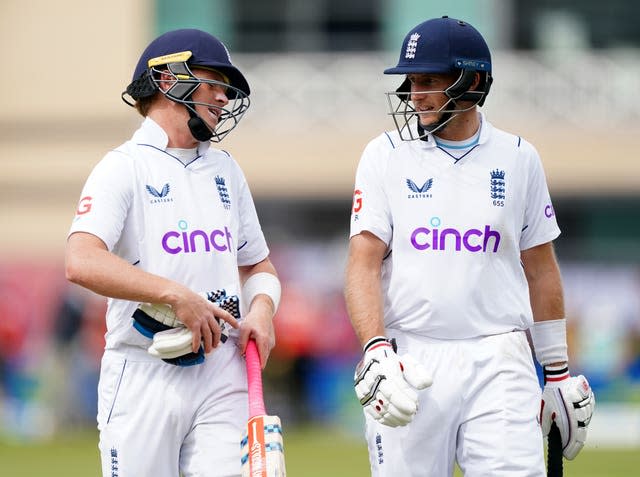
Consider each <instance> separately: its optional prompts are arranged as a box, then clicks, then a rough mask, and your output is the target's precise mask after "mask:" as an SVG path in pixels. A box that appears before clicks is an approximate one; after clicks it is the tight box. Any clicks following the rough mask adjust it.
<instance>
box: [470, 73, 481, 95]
mask: <svg viewBox="0 0 640 477" xmlns="http://www.w3.org/2000/svg"><path fill="white" fill-rule="evenodd" d="M481 81H482V78H480V73H479V72H477V71H476V73H475V74H474V75H473V82H472V83H471V86H469V91H475V90H476V89H478V86H480V82H481Z"/></svg>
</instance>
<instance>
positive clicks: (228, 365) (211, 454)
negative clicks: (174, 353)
mask: <svg viewBox="0 0 640 477" xmlns="http://www.w3.org/2000/svg"><path fill="white" fill-rule="evenodd" d="M246 383H247V381H246V370H245V365H244V359H243V358H242V357H241V355H240V351H239V350H238V348H237V346H235V340H229V341H227V342H226V343H224V344H221V345H220V346H219V347H218V348H217V349H216V350H215V351H214V352H213V353H211V354H210V355H209V356H207V358H206V359H205V362H204V363H203V364H200V365H196V366H189V367H179V366H174V365H171V364H167V363H165V362H163V361H162V360H160V359H158V358H154V357H152V356H150V355H149V354H148V353H147V352H146V350H143V349H140V348H133V347H130V348H128V349H125V350H120V351H115V350H107V351H106V352H105V355H104V356H103V358H102V368H101V374H100V383H99V385H98V429H99V430H100V444H99V448H100V454H101V458H102V475H103V476H104V477H178V476H179V475H183V476H184V477H237V476H239V475H240V471H241V469H240V439H241V438H242V434H243V432H244V428H245V426H246V421H247V415H248V409H247V384H246ZM180 472H181V473H182V474H180Z"/></svg>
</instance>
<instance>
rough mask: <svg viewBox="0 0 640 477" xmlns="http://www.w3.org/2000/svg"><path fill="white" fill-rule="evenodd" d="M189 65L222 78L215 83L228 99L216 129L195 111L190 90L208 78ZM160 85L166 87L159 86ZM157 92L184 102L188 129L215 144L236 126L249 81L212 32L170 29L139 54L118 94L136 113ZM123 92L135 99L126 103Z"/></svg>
mask: <svg viewBox="0 0 640 477" xmlns="http://www.w3.org/2000/svg"><path fill="white" fill-rule="evenodd" d="M193 68H200V69H206V70H212V71H215V72H218V73H220V74H221V76H222V78H221V81H219V83H222V84H224V86H225V88H226V96H227V98H229V100H230V101H231V102H230V105H228V106H227V107H225V108H224V109H223V111H222V114H221V115H220V117H219V118H218V124H217V126H216V127H215V128H211V127H210V126H208V125H207V123H206V122H205V121H203V119H202V118H201V117H200V115H199V114H198V112H197V111H196V103H195V102H194V100H193V93H194V92H195V91H196V90H197V89H198V88H199V87H200V86H201V84H203V83H210V81H203V80H202V79H201V78H198V77H197V76H196V75H195V74H194V73H193V71H192V70H193ZM163 83H164V84H167V85H170V87H168V88H163V87H161V85H162V84H163ZM157 92H160V93H162V94H163V95H164V96H165V97H167V98H168V99H170V100H171V101H175V102H176V103H179V104H183V105H184V106H185V108H186V109H187V111H188V113H189V122H188V124H189V129H190V130H191V132H192V134H193V135H194V137H195V138H196V139H198V140H199V141H208V140H212V141H214V142H219V141H221V140H222V139H223V138H224V137H225V136H226V135H227V134H229V132H231V130H232V129H233V128H235V127H236V126H237V124H238V122H239V121H240V119H241V118H242V116H243V115H244V113H245V112H246V110H247V109H248V108H249V105H250V100H249V94H250V93H251V91H250V88H249V84H248V83H247V80H246V79H245V77H244V76H243V74H242V73H241V72H240V70H239V69H238V68H236V67H235V66H234V65H233V64H232V63H231V57H230V55H229V51H228V50H227V47H226V46H225V45H224V44H223V43H222V42H221V41H220V40H218V39H217V38H215V37H214V36H213V35H211V34H209V33H207V32H204V31H201V30H196V29H181V30H174V31H170V32H167V33H165V34H163V35H161V36H159V37H158V38H156V39H155V40H154V41H152V42H151V43H150V44H149V46H147V48H146V49H145V50H144V52H143V53H142V55H141V56H140V59H139V61H138V64H137V65H136V68H135V71H134V73H133V78H132V80H131V83H130V84H129V86H127V89H126V90H125V91H124V92H123V93H122V98H123V100H124V101H125V102H126V103H127V104H129V105H131V106H135V107H136V108H138V110H139V111H140V110H141V108H145V107H146V104H147V103H148V100H149V98H152V97H153V96H155V94H156V93H157ZM127 96H129V97H131V98H132V99H133V100H134V101H136V103H135V104H132V103H131V102H129V101H128V100H127ZM142 113H144V110H142ZM143 115H144V114H143Z"/></svg>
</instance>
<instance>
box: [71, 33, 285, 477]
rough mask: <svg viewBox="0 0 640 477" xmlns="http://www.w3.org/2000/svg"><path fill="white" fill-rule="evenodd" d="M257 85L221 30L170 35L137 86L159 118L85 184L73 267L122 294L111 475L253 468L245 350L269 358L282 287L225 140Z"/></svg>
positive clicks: (107, 458) (108, 423) (113, 367)
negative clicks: (252, 347)
mask: <svg viewBox="0 0 640 477" xmlns="http://www.w3.org/2000/svg"><path fill="white" fill-rule="evenodd" d="M249 93H250V90H249V85H248V84H247V81H246V79H245V78H244V76H243V75H242V73H241V72H240V71H239V70H238V69H237V68H236V67H235V66H234V65H233V64H232V63H231V58H230V56H229V53H228V51H227V49H226V47H225V46H224V45H223V44H222V43H221V42H220V41H219V40H218V39H216V38H215V37H213V36H212V35H210V34H208V33H205V32H203V31H200V30H194V29H183V30H175V31H171V32H168V33H165V34H163V35H161V36H159V37H158V38H156V39H155V40H154V41H153V42H151V43H150V44H149V46H148V47H147V48H146V49H145V51H144V52H143V53H142V55H141V57H140V60H139V62H138V65H137V67H136V69H135V73H134V75H133V80H132V83H131V84H130V85H129V86H128V87H127V90H126V91H125V93H123V98H127V96H128V97H130V98H132V99H133V102H131V100H130V99H125V101H126V102H128V103H129V104H131V105H133V106H135V107H136V109H137V110H138V112H139V113H140V114H141V115H142V116H143V117H144V121H143V122H142V125H141V126H140V128H139V129H138V130H137V131H136V132H135V134H134V135H133V137H132V138H131V139H130V140H129V141H127V142H125V143H124V144H122V145H121V146H119V147H117V148H116V149H114V150H112V151H110V152H108V153H107V154H106V156H105V157H104V158H103V160H102V161H101V162H99V163H98V165H97V166H96V167H95V168H94V170H93V171H92V172H91V174H90V176H89V178H88V180H87V182H86V184H85V186H84V189H83V191H82V195H81V199H80V203H79V206H78V210H77V213H76V216H75V219H74V221H73V224H72V226H71V230H70V233H69V238H68V244H67V250H66V257H65V258H66V274H67V278H68V279H69V280H70V281H72V282H74V283H77V284H79V285H82V286H84V287H86V288H89V289H91V290H93V291H94V292H96V293H99V294H101V295H104V296H106V297H109V299H108V310H107V317H106V319H107V333H106V348H105V352H104V356H103V359H102V367H101V375H100V383H99V390H98V394H99V397H98V399H99V403H98V428H99V430H100V444H99V448H100V452H101V459H102V473H103V475H104V476H109V477H142V476H154V477H178V476H179V475H183V476H184V477H190V476H204V477H223V476H225V477H228V476H239V475H240V439H241V437H242V433H243V431H244V427H245V425H246V420H247V413H248V411H247V384H246V371H245V366H244V361H243V353H244V350H245V348H246V345H247V342H248V340H249V338H251V339H255V340H256V343H257V345H258V349H259V353H260V357H261V361H262V364H263V366H264V364H265V363H266V361H267V358H268V356H269V352H270V350H271V348H272V347H273V345H274V343H275V338H274V333H273V326H272V317H273V315H274V313H275V311H276V308H277V306H278V301H279V298H280V284H279V281H278V278H277V276H276V271H275V268H274V267H273V265H272V264H271V262H270V260H269V249H268V247H267V244H266V241H265V238H264V236H263V233H262V230H261V228H260V224H259V221H258V217H257V214H256V210H255V206H254V203H253V199H252V197H251V193H250V191H249V187H248V185H247V182H246V180H245V177H244V175H243V173H242V171H241V169H240V167H239V166H238V164H237V163H236V162H235V160H234V159H233V158H232V157H231V155H230V154H229V153H227V152H225V151H223V150H219V149H216V148H214V147H212V146H211V142H218V141H220V140H222V139H223V138H224V136H226V134H228V133H229V132H230V131H231V130H232V129H233V128H234V127H235V126H236V125H237V123H238V121H239V120H240V119H241V118H242V115H243V114H244V113H245V111H246V109H247V108H248V107H249ZM240 316H242V319H240ZM227 337H228V338H229V339H227Z"/></svg>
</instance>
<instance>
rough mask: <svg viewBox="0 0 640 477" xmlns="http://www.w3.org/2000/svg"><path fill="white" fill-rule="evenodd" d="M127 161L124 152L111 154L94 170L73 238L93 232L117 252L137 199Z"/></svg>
mask: <svg viewBox="0 0 640 477" xmlns="http://www.w3.org/2000/svg"><path fill="white" fill-rule="evenodd" d="M127 159H128V158H127V156H126V155H124V154H123V153H120V152H117V151H111V152H109V153H108V154H107V155H106V156H105V157H104V158H103V159H102V160H101V161H100V162H99V163H98V164H97V165H96V166H95V167H94V168H93V170H92V171H91V173H90V174H89V177H88V178H87V181H86V182H85V184H84V187H83V189H82V193H81V194H80V200H79V202H78V208H77V210H76V215H75V217H74V219H73V223H72V224H71V229H70V230H69V235H71V234H73V233H75V232H87V233H90V234H92V235H95V236H97V237H99V238H100V239H101V240H102V241H103V242H104V243H105V244H106V246H107V248H108V249H109V250H113V247H114V246H115V244H116V243H117V242H118V240H119V238H120V234H121V232H122V229H123V226H124V223H125V220H126V217H127V214H128V211H129V208H130V205H131V200H132V197H133V190H132V187H131V182H130V180H129V179H128V178H130V177H131V171H130V164H129V161H128V160H127Z"/></svg>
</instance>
